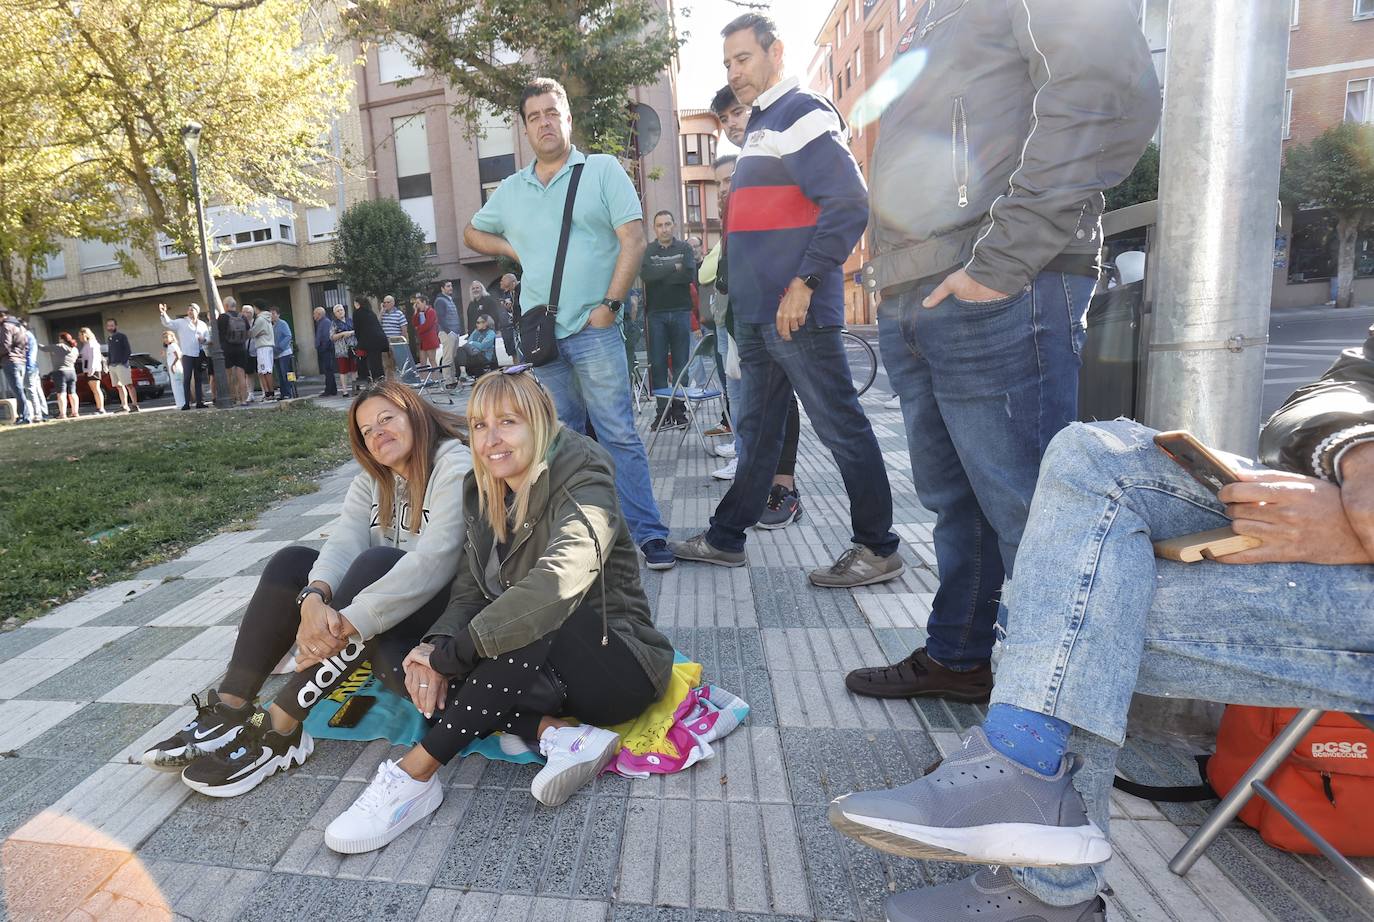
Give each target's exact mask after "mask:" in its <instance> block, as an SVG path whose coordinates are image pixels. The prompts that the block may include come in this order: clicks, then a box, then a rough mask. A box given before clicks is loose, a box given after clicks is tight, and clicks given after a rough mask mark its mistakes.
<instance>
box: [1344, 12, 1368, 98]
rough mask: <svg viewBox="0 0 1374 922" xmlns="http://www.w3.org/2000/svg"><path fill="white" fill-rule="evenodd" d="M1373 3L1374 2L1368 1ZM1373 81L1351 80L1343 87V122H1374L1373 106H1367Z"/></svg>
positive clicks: (1366, 79)
mask: <svg viewBox="0 0 1374 922" xmlns="http://www.w3.org/2000/svg"><path fill="white" fill-rule="evenodd" d="M1370 2H1371V3H1374V0H1370ZM1372 83H1374V79H1371V78H1369V77H1365V78H1364V79H1363V80H1351V81H1350V82H1349V83H1347V84H1346V85H1345V120H1346V121H1347V122H1356V123H1359V122H1370V121H1374V106H1371V105H1370V104H1369V96H1370V84H1372Z"/></svg>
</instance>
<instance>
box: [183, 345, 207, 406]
mask: <svg viewBox="0 0 1374 922" xmlns="http://www.w3.org/2000/svg"><path fill="white" fill-rule="evenodd" d="M205 364H206V356H205V353H204V352H202V353H201V354H200V355H183V356H182V357H181V372H182V375H183V376H184V377H183V379H182V380H183V382H184V383H183V384H182V395H183V397H184V398H185V399H184V400H182V406H187V407H189V406H190V405H191V381H192V380H194V381H195V383H196V403H197V404H201V403H204V402H205Z"/></svg>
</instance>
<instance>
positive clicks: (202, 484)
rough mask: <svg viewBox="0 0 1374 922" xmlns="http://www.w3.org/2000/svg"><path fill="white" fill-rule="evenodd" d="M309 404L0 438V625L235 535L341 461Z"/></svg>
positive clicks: (56, 427) (107, 422)
mask: <svg viewBox="0 0 1374 922" xmlns="http://www.w3.org/2000/svg"><path fill="white" fill-rule="evenodd" d="M344 420H345V416H344V414H343V413H339V412H337V411H333V410H325V409H321V408H319V407H317V406H315V405H314V404H312V403H307V402H304V401H302V402H300V403H296V404H292V405H290V406H289V407H281V408H277V409H275V410H273V409H259V410H228V411H227V410H219V411H205V412H191V413H181V412H156V413H142V414H139V415H137V416H134V415H119V416H113V417H110V418H103V419H83V420H81V421H80V422H67V423H56V424H52V425H45V426H32V427H28V426H25V427H19V428H9V427H6V429H5V430H4V431H0V621H4V620H5V619H8V618H10V617H15V616H17V617H18V618H20V619H21V620H25V619H28V618H33V617H35V616H37V615H39V614H42V613H43V612H44V611H46V610H47V609H48V608H50V607H51V606H53V605H57V604H60V603H62V602H64V601H67V600H68V599H70V598H72V597H74V596H77V595H79V594H81V593H83V592H85V591H87V590H88V589H91V588H92V587H94V586H98V585H100V584H102V583H106V582H109V581H112V580H116V579H122V578H125V577H127V576H129V575H130V574H131V573H134V572H136V571H137V570H139V569H141V568H142V567H145V566H147V565H149V564H152V563H157V562H158V561H161V560H166V559H169V558H172V557H175V556H177V555H178V554H179V553H181V551H183V550H184V549H186V548H187V547H189V546H191V545H193V544H197V543H199V542H200V541H202V540H204V539H205V538H206V537H207V536H209V535H212V534H214V533H215V532H217V531H220V530H223V529H230V530H233V529H235V528H243V527H245V526H246V525H247V524H248V523H250V522H252V521H253V519H254V518H255V517H256V516H257V514H258V513H259V512H260V511H262V510H263V509H265V508H266V507H267V506H268V505H270V504H271V503H272V502H274V501H275V500H278V499H280V498H282V497H285V496H297V495H301V494H304V493H313V492H314V491H315V489H316V487H315V480H316V479H317V478H318V477H319V475H321V474H322V473H324V472H325V471H328V470H329V469H331V468H333V467H336V466H337V465H339V464H341V463H342V462H344V461H345V460H347V459H348V457H349V451H348V438H347V435H346V434H345V429H344Z"/></svg>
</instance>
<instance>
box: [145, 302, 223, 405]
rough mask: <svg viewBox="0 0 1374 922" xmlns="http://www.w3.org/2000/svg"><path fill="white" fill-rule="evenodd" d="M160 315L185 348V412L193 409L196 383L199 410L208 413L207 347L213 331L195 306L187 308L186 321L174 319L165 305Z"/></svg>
mask: <svg viewBox="0 0 1374 922" xmlns="http://www.w3.org/2000/svg"><path fill="white" fill-rule="evenodd" d="M157 312H158V319H159V320H161V321H162V325H163V326H164V327H166V328H167V329H169V330H171V331H172V332H173V333H176V335H177V345H178V346H179V347H180V348H181V371H182V375H183V376H184V380H185V384H184V385H183V386H182V394H183V401H182V404H181V408H182V409H183V410H189V409H191V382H192V380H194V381H195V388H196V409H197V410H204V409H206V408H207V407H208V406H209V404H207V403H206V402H205V358H206V356H205V344H206V343H207V342H209V341H210V328H209V327H208V326H206V325H205V322H204V321H202V320H201V319H200V305H199V304H194V303H193V304H191V306H189V307H187V308H186V317H185V318H184V319H183V318H181V317H178V318H177V319H176V320H172V319H170V318H169V317H168V316H167V305H165V304H159V305H158V306H157Z"/></svg>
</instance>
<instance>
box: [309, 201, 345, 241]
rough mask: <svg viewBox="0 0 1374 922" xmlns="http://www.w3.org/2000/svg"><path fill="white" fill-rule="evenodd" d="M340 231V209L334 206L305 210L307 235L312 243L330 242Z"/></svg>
mask: <svg viewBox="0 0 1374 922" xmlns="http://www.w3.org/2000/svg"><path fill="white" fill-rule="evenodd" d="M338 229H339V209H337V208H335V207H334V206H333V205H326V206H325V207H323V208H307V209H306V210H305V234H306V236H307V237H308V238H309V239H310V242H311V243H314V242H316V241H318V240H328V239H329V238H331V237H333V236H334V235H335V234H336V233H337V232H338Z"/></svg>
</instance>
